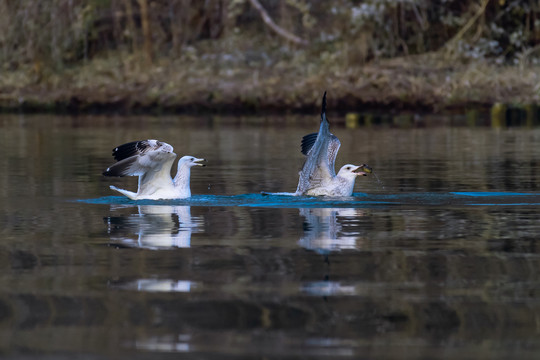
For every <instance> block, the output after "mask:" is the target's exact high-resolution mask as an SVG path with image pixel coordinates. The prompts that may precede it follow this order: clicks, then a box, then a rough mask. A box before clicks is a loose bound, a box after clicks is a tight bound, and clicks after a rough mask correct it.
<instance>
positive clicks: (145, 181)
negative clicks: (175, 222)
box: [103, 140, 206, 200]
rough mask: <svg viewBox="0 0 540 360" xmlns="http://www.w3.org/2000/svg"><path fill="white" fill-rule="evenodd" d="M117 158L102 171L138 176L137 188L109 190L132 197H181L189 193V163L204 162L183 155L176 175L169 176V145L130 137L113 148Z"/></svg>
mask: <svg viewBox="0 0 540 360" xmlns="http://www.w3.org/2000/svg"><path fill="white" fill-rule="evenodd" d="M113 156H114V159H115V160H116V161H117V162H116V163H115V164H113V165H111V166H110V167H109V168H107V170H105V171H104V172H103V175H104V176H138V177H139V186H138V189H137V192H136V193H135V192H132V191H128V190H123V189H119V188H117V187H116V186H111V187H110V188H111V189H112V190H115V191H118V192H119V193H121V194H123V195H125V196H127V197H128V198H130V199H132V200H141V199H152V200H157V199H185V198H188V197H191V189H190V184H189V181H190V176H191V168H192V167H193V166H205V165H204V164H201V162H203V161H206V160H205V159H199V158H196V157H194V156H189V155H187V156H183V157H182V158H180V160H179V161H178V170H177V172H176V176H175V177H174V179H173V178H171V168H172V165H173V163H174V160H175V159H176V154H175V153H174V152H173V147H172V146H171V145H169V144H167V143H165V142H162V141H159V140H141V141H133V142H130V143H127V144H123V145H120V146H118V147H117V148H115V149H114V150H113Z"/></svg>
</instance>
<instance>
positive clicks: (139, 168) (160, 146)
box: [103, 140, 176, 177]
mask: <svg viewBox="0 0 540 360" xmlns="http://www.w3.org/2000/svg"><path fill="white" fill-rule="evenodd" d="M113 156H114V158H115V159H116V160H117V161H118V162H117V163H115V164H114V165H111V166H110V167H109V168H107V170H105V171H104V172H103V175H105V176H144V175H145V174H147V173H149V172H150V171H152V173H162V172H167V173H168V175H169V177H170V171H171V167H172V164H173V162H174V159H175V158H176V154H175V153H174V152H173V147H172V146H171V145H169V144H167V143H164V142H161V141H158V140H141V141H133V142H130V143H127V144H123V145H120V146H118V147H117V148H115V149H114V150H113Z"/></svg>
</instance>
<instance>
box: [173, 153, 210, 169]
mask: <svg viewBox="0 0 540 360" xmlns="http://www.w3.org/2000/svg"><path fill="white" fill-rule="evenodd" d="M203 161H206V159H199V158H196V157H194V156H190V155H186V156H182V157H181V158H180V160H178V166H179V167H180V166H189V167H192V166H206V165H205V164H201V162H203Z"/></svg>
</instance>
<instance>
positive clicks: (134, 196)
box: [109, 185, 137, 200]
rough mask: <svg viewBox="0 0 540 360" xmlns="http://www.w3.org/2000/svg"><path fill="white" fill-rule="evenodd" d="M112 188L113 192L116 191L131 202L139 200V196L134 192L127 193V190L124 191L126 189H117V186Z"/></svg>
mask: <svg viewBox="0 0 540 360" xmlns="http://www.w3.org/2000/svg"><path fill="white" fill-rule="evenodd" d="M109 187H110V188H111V190H114V191H118V192H119V193H120V194H122V195H124V196H127V197H128V198H130V199H131V200H137V194H136V193H134V192H132V191H127V190H124V189H119V188H117V187H116V186H113V185H111V186H109Z"/></svg>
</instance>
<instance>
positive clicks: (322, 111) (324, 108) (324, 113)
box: [321, 91, 328, 121]
mask: <svg viewBox="0 0 540 360" xmlns="http://www.w3.org/2000/svg"><path fill="white" fill-rule="evenodd" d="M324 120H326V91H325V92H324V95H323V97H322V105H321V121H324ZM326 121H328V120H326Z"/></svg>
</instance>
